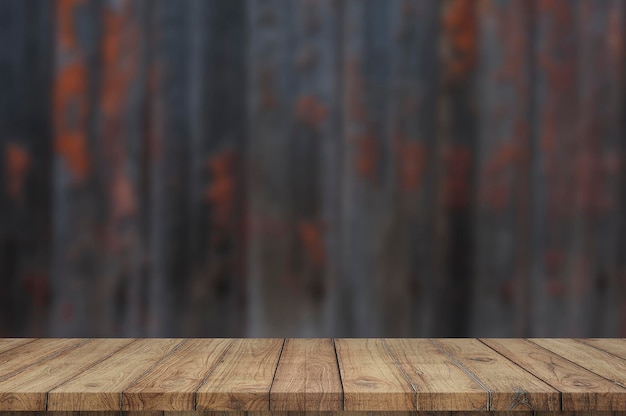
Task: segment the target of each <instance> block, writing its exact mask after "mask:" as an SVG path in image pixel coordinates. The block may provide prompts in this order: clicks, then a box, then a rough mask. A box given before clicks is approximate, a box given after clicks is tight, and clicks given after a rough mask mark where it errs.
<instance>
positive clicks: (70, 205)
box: [49, 0, 103, 337]
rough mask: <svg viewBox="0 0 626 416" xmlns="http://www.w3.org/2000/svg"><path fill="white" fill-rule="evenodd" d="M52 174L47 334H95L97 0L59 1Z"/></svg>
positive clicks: (98, 249) (98, 211)
mask: <svg viewBox="0 0 626 416" xmlns="http://www.w3.org/2000/svg"><path fill="white" fill-rule="evenodd" d="M54 5H55V13H56V15H55V16H56V24H55V34H56V35H55V37H54V38H55V48H54V50H55V59H54V62H55V64H56V69H55V74H54V81H53V85H52V87H53V91H54V92H53V101H52V106H53V120H54V129H53V136H54V140H53V150H54V165H53V170H52V179H51V186H52V193H53V194H54V198H53V207H52V213H53V219H52V236H53V238H52V245H51V251H52V264H51V278H50V298H51V299H52V304H51V305H50V316H51V317H50V319H49V322H50V328H49V331H50V334H52V335H53V336H58V337H68V336H77V335H79V334H80V335H81V336H85V335H93V334H94V332H95V329H96V327H95V326H94V325H92V322H97V317H96V316H94V314H93V311H92V309H91V308H92V307H93V306H94V305H95V303H94V302H91V299H93V298H94V296H95V293H97V291H98V290H100V288H98V285H92V284H90V283H92V280H91V279H93V278H94V276H98V275H99V273H100V272H101V270H103V267H100V266H101V264H100V262H101V261H102V257H101V254H102V247H101V246H100V242H101V238H100V237H99V236H100V235H101V232H102V227H103V222H102V218H101V216H100V215H101V214H102V209H103V204H102V202H101V199H100V197H101V195H100V193H99V191H100V189H99V186H98V183H97V178H96V176H95V175H94V166H95V165H96V164H97V152H95V135H94V130H95V125H96V120H95V112H94V111H92V110H93V107H94V102H95V99H96V97H97V94H96V88H97V85H98V82H99V80H98V79H97V77H96V75H97V73H98V71H95V70H94V69H95V68H96V67H97V61H98V60H97V55H98V51H99V44H98V41H99V34H98V33H97V32H98V28H99V24H98V22H99V17H100V12H101V9H100V6H101V3H100V2H82V1H80V0H66V1H58V2H54Z"/></svg>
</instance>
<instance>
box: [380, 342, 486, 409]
mask: <svg viewBox="0 0 626 416" xmlns="http://www.w3.org/2000/svg"><path fill="white" fill-rule="evenodd" d="M383 343H384V345H385V347H386V348H387V349H388V351H389V353H390V354H391V355H392V356H393V357H394V360H395V362H396V364H397V365H398V367H399V368H400V369H401V370H402V372H403V373H404V374H405V375H406V376H407V377H408V378H409V380H410V382H411V384H412V385H413V386H414V388H415V389H416V390H417V410H418V411H444V410H445V411H451V410H454V411H464V410H468V411H469V410H472V411H478V410H486V409H487V408H488V399H489V394H488V392H487V391H486V390H485V388H484V387H483V386H481V385H480V384H478V383H477V382H476V380H474V379H472V378H471V377H470V376H469V375H468V374H467V373H466V372H465V371H463V370H462V369H461V368H459V367H458V366H457V365H456V364H455V363H454V362H453V361H452V360H451V359H450V358H449V357H448V356H447V355H445V354H444V353H442V352H441V351H440V350H439V349H438V348H437V347H436V346H435V345H433V343H432V342H431V341H430V340H427V339H398V338H393V339H385V340H383Z"/></svg>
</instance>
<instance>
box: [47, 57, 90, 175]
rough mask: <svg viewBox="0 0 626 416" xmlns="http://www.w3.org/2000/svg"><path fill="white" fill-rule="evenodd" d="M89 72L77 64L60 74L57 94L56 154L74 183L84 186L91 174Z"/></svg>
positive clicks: (55, 95)
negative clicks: (88, 134) (87, 88)
mask: <svg viewBox="0 0 626 416" xmlns="http://www.w3.org/2000/svg"><path fill="white" fill-rule="evenodd" d="M86 72H87V71H86V68H85V65H84V62H82V61H81V60H76V61H74V62H72V63H70V64H68V65H67V66H66V67H65V68H64V69H63V70H62V71H61V73H60V74H59V76H58V78H57V80H56V83H55V90H54V118H55V125H56V139H55V144H54V145H55V150H56V152H57V153H58V154H59V155H60V156H61V157H62V158H63V160H64V161H65V163H66V166H67V168H68V169H69V171H70V173H72V175H73V178H74V180H75V181H76V182H77V183H78V184H81V183H83V182H84V181H85V180H86V179H87V176H88V174H89V171H90V160H89V156H88V152H87V138H86V134H87V133H86V130H87V128H86V125H85V124H86V115H87V102H86V101H87V99H86V84H87V81H86V78H87V73H86Z"/></svg>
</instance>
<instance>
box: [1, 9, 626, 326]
mask: <svg viewBox="0 0 626 416" xmlns="http://www.w3.org/2000/svg"><path fill="white" fill-rule="evenodd" d="M625 27H626V3H625V2H624V1H623V0H602V1H597V0H445V1H440V0H182V1H170V0H157V1H149V0H87V1H84V0H28V1H24V0H0V288H1V290H0V335H5V336H25V337H41V336H63V337H72V336H73V337H77V336H78V337H85V336H98V337H100V336H102V337H104V336H128V337H140V336H161V337H196V336H212V337H235V336H266V337H269V336H271V337H284V336H294V337H295V336H302V337H311V336H337V335H342V336H361V337H363V336H393V337H398V336H431V337H432V336H469V335H471V336H518V337H519V336H570V337H571V336H584V337H591V336H624V335H625V334H626V306H624V305H626V301H625V299H626V283H625V282H626V279H625V278H624V276H626V262H625V261H624V259H625V258H626V257H625V256H623V255H622V254H623V253H622V251H621V250H622V248H623V247H624V245H625V244H624V241H626V225H625V224H626V221H624V220H623V217H624V215H623V213H624V212H626V185H625V184H626V180H625V176H624V172H626V169H624V159H625V158H624V155H625V154H626V145H625V143H626V142H625V141H624V140H623V137H624V131H625V129H626V122H625V121H624V120H626V117H624V114H625V111H626V105H624V103H625V99H626V93H625V89H624V88H625V85H626V80H625V77H626V70H625V69H626V67H625V66H624V59H625V52H626V47H625V45H626V44H625V39H626V30H625Z"/></svg>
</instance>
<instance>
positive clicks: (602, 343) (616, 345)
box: [577, 338, 626, 359]
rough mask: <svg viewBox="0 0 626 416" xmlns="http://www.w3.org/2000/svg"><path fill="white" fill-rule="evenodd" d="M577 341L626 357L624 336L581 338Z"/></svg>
mask: <svg viewBox="0 0 626 416" xmlns="http://www.w3.org/2000/svg"><path fill="white" fill-rule="evenodd" d="M577 341H579V342H582V343H583V344H587V345H591V346H592V347H595V348H598V349H600V350H603V351H606V352H608V353H611V354H613V355H617V356H618V357H620V358H624V359H626V339H623V338H581V339H577Z"/></svg>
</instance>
